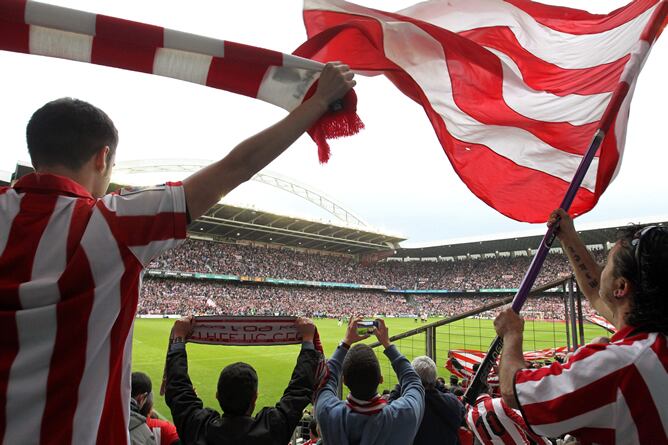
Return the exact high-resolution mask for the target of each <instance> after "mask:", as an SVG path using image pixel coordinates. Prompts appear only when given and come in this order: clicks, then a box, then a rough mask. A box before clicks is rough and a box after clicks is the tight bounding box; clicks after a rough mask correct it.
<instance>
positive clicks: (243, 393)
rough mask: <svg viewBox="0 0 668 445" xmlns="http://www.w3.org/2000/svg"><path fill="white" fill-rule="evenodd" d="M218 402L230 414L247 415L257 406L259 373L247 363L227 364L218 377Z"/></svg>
mask: <svg viewBox="0 0 668 445" xmlns="http://www.w3.org/2000/svg"><path fill="white" fill-rule="evenodd" d="M216 398H217V399H218V403H220V407H221V409H222V410H223V412H224V413H225V414H227V415H230V416H245V415H250V413H251V412H252V411H253V409H254V408H255V400H256V399H257V373H256V372H255V369H253V367H252V366H251V365H249V364H247V363H243V362H237V363H232V364H231V365H227V366H226V367H225V368H224V369H223V370H222V371H221V372H220V377H219V378H218V393H217V394H216Z"/></svg>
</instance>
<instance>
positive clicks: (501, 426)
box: [466, 394, 550, 445]
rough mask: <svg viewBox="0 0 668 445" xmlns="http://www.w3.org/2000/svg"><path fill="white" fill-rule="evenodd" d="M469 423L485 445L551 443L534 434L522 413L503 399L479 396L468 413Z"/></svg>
mask: <svg viewBox="0 0 668 445" xmlns="http://www.w3.org/2000/svg"><path fill="white" fill-rule="evenodd" d="M466 423H467V424H468V426H469V428H470V429H471V431H473V434H475V436H476V437H477V438H478V440H479V441H480V442H481V443H483V444H484V445H507V444H526V445H533V444H536V445H549V444H550V441H549V440H547V439H545V438H544V437H540V436H538V435H536V434H534V433H532V432H531V431H530V430H529V428H528V427H527V425H526V423H525V422H524V419H522V415H521V414H520V413H519V411H517V410H514V409H512V408H511V407H509V406H508V405H506V404H505V403H504V401H503V400H502V399H501V398H498V397H494V398H493V397H491V396H490V395H489V394H482V395H480V396H479V397H478V398H477V399H476V401H475V405H473V406H471V407H469V409H468V412H467V413H466Z"/></svg>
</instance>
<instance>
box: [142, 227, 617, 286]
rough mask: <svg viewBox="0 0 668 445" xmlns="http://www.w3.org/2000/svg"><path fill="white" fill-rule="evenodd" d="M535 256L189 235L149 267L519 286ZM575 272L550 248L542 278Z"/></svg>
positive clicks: (364, 280)
mask: <svg viewBox="0 0 668 445" xmlns="http://www.w3.org/2000/svg"><path fill="white" fill-rule="evenodd" d="M594 254H595V257H596V258H597V260H599V261H602V260H603V258H604V252H603V251H597V252H594ZM531 258H532V257H530V256H514V257H509V256H503V257H501V256H498V257H493V258H475V259H463V260H457V261H438V262H436V261H434V262H432V261H392V260H389V261H381V262H378V263H375V264H372V265H364V264H362V263H359V262H357V261H356V260H355V258H354V257H352V256H335V255H321V254H315V253H306V252H298V251H296V250H294V249H291V248H287V247H283V248H275V247H264V246H255V245H242V244H225V243H215V242H209V241H199V240H192V239H188V240H187V241H186V242H185V243H184V244H183V245H181V246H180V247H179V248H177V249H173V250H171V251H169V252H167V253H166V254H164V255H163V256H161V257H160V258H158V259H157V260H155V261H153V262H152V263H151V264H150V266H149V267H150V268H152V269H164V270H177V271H183V272H201V273H220V274H233V275H247V276H255V277H272V278H283V279H296V280H307V281H331V282H344V283H357V284H369V285H381V286H386V287H388V288H393V289H457V290H478V289H483V288H516V287H518V286H519V284H520V281H521V280H522V277H523V276H524V272H525V271H526V270H527V269H528V267H529V264H530V262H531ZM570 273H571V272H570V269H569V266H568V260H567V258H566V256H565V255H563V254H556V253H555V254H550V255H548V257H547V259H546V261H545V263H544V265H543V267H542V269H541V273H540V274H539V276H538V279H537V280H536V283H537V284H542V283H547V282H549V281H553V280H556V279H558V278H561V277H564V276H568V275H569V274H570Z"/></svg>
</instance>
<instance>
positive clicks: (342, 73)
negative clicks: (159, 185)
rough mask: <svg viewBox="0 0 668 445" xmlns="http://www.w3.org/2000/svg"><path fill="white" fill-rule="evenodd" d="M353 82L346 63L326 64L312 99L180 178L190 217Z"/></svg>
mask: <svg viewBox="0 0 668 445" xmlns="http://www.w3.org/2000/svg"><path fill="white" fill-rule="evenodd" d="M354 85H355V81H354V80H353V72H352V71H350V68H349V67H348V66H347V65H343V64H341V63H337V62H334V63H328V64H327V65H326V66H325V69H324V70H323V72H322V75H321V76H320V80H319V82H318V88H317V89H316V92H315V94H314V95H313V96H311V98H309V99H308V100H306V101H304V103H302V104H301V105H300V106H299V107H297V108H295V109H294V110H293V111H292V112H291V113H290V114H289V115H288V116H286V117H285V118H284V119H283V120H281V121H279V122H278V123H276V124H274V125H273V126H271V127H269V128H267V129H265V130H264V131H261V132H260V133H258V134H256V135H255V136H252V137H250V138H248V139H246V140H245V141H243V142H242V143H240V144H239V145H237V146H236V147H235V148H234V149H233V150H232V151H231V152H230V153H229V154H228V155H227V156H225V157H224V158H223V159H222V160H220V161H218V162H214V163H213V164H211V165H209V166H207V167H204V168H203V169H201V170H199V171H198V172H196V173H194V174H193V175H191V176H190V177H188V178H187V179H186V180H185V181H183V187H184V189H185V195H186V205H187V206H188V212H189V214H190V218H191V220H195V219H197V218H199V217H200V216H202V215H203V214H204V212H206V211H207V210H208V209H209V208H210V207H211V206H213V205H214V204H216V203H217V202H218V201H219V200H220V199H221V198H222V197H223V196H224V195H226V194H227V193H229V192H230V191H232V190H233V189H235V188H236V187H237V186H238V185H239V184H241V183H243V182H245V181H248V180H249V179H250V178H252V177H253V175H255V173H257V172H258V171H260V170H262V169H263V168H264V167H266V166H267V165H268V164H269V163H270V162H271V161H273V160H274V159H276V158H277V157H278V156H279V155H280V154H281V153H283V152H284V151H285V150H286V149H287V148H288V147H289V146H290V145H292V143H293V142H295V141H296V140H297V139H298V138H299V137H300V136H301V135H302V134H304V132H305V131H306V130H308V129H309V128H311V127H312V126H313V124H315V123H316V122H317V120H318V119H319V118H320V117H321V116H322V115H323V114H324V113H325V112H326V111H327V109H328V107H329V105H330V104H331V103H333V102H335V101H336V100H338V99H340V98H342V97H343V96H344V95H345V94H346V93H347V92H348V90H350V89H351V88H352V87H353V86H354Z"/></svg>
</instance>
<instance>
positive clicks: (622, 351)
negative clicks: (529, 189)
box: [494, 209, 668, 444]
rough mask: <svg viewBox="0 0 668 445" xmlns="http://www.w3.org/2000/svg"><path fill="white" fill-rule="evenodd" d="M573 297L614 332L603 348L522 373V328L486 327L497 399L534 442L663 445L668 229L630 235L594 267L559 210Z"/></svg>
mask: <svg viewBox="0 0 668 445" xmlns="http://www.w3.org/2000/svg"><path fill="white" fill-rule="evenodd" d="M556 223H558V224H559V228H558V231H557V236H558V237H559V239H560V241H561V245H562V247H563V249H564V251H565V252H566V254H567V255H568V259H569V261H570V263H571V266H572V267H573V270H574V272H575V277H576V279H577V281H578V285H579V287H580V290H581V291H582V292H583V293H584V295H585V296H586V297H587V299H588V300H589V302H590V304H591V305H592V306H593V307H594V309H596V310H597V311H598V312H599V313H600V314H601V315H602V316H604V317H605V318H607V319H608V321H610V322H611V323H612V324H613V325H614V326H615V327H616V328H617V333H616V334H615V335H614V336H613V337H612V338H611V342H610V343H598V344H589V345H585V346H583V347H582V348H580V349H578V350H577V351H576V352H575V353H574V354H573V356H572V357H571V358H570V359H569V361H568V362H567V363H566V364H563V365H562V364H560V363H556V362H555V363H553V364H552V365H551V366H549V367H544V368H539V369H523V368H524V359H523V356H522V332H523V329H524V321H523V320H522V319H521V318H520V317H519V315H517V314H516V313H515V312H513V311H512V309H507V310H504V311H503V312H502V313H501V314H500V315H499V316H498V317H497V319H496V320H495V321H494V325H495V328H496V332H497V334H498V335H499V336H501V337H502V338H503V340H504V348H503V353H502V355H501V363H500V379H501V393H502V396H503V399H504V401H505V402H506V403H507V404H508V405H510V406H511V407H513V408H519V409H520V410H521V412H522V415H523V416H524V418H525V420H526V421H527V423H528V424H529V426H531V428H532V429H533V430H534V431H535V432H537V433H538V434H542V435H545V436H548V437H556V436H560V435H562V434H565V433H571V434H572V435H574V436H575V437H577V438H578V440H579V441H580V443H581V444H589V443H598V444H620V443H629V444H648V443H652V444H659V443H668V437H667V432H668V392H667V388H668V372H667V370H668V347H667V342H666V335H667V334H668V229H667V228H665V227H661V226H647V227H628V228H626V229H625V230H623V231H621V233H620V235H619V238H618V240H617V242H616V243H615V245H614V246H613V248H612V249H611V250H610V252H609V254H608V259H607V262H606V264H605V267H603V268H601V266H599V265H598V264H597V263H596V261H595V260H594V258H593V257H592V255H591V253H590V252H589V251H588V250H587V248H586V247H585V244H584V243H583V242H582V240H581V239H580V237H579V236H578V234H577V232H576V231H575V228H574V226H573V222H572V220H571V218H570V217H569V216H568V214H567V213H566V212H564V211H563V210H561V209H558V210H555V211H554V212H553V213H552V215H551V216H550V220H549V222H548V224H549V225H552V224H556Z"/></svg>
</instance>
